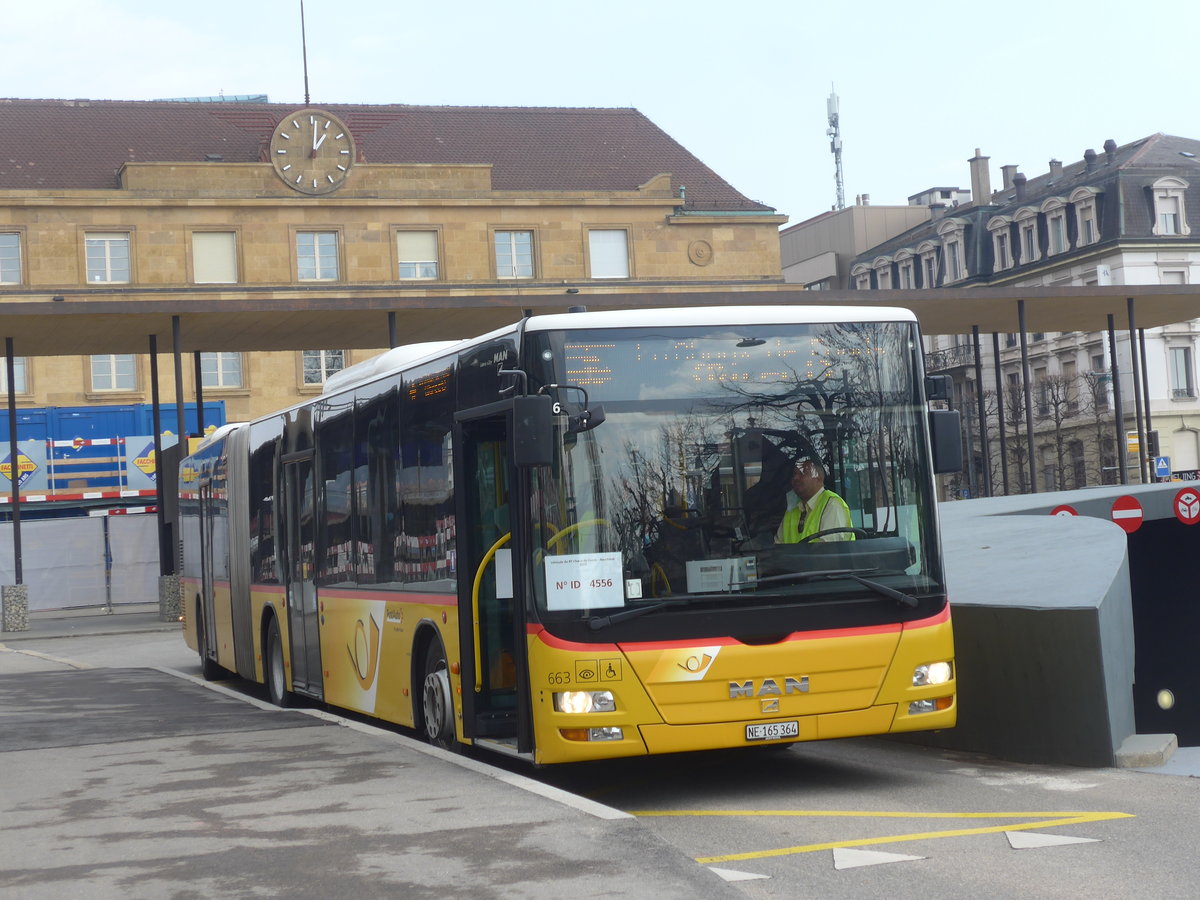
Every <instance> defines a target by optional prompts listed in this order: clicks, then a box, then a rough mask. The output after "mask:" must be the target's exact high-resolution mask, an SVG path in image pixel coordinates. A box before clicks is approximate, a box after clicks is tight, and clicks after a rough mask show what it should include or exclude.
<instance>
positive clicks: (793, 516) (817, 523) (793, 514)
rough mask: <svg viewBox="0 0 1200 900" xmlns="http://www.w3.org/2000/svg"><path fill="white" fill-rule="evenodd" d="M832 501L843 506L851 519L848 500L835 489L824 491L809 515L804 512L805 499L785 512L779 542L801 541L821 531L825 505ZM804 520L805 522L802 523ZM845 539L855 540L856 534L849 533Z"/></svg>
mask: <svg viewBox="0 0 1200 900" xmlns="http://www.w3.org/2000/svg"><path fill="white" fill-rule="evenodd" d="M830 503H836V504H838V505H839V506H841V508H842V511H843V512H845V514H846V521H847V522H849V521H850V507H849V506H847V505H846V501H845V500H843V499H842V498H841V497H839V496H838V495H837V494H835V493H834V492H833V491H829V490H826V491H822V492H821V495H820V496H819V497H818V498H817V505H816V506H814V507H813V508H812V510H811V511H810V512H809V513H808V515H805V514H804V510H805V508H806V507H805V505H804V501H803V500H801V501H800V502H799V503H797V504H796V505H795V506H793V507H792V508H791V509H789V510H788V511H787V512H785V513H784V514H783V522H781V523H780V525H779V535H780V540H779V543H781V544H795V543H799V542H800V541H802V540H804V539H805V538H806V537H808V536H809V535H812V534H816V533H817V532H818V531H820V530H821V519H822V518H824V516H825V507H826V506H828V505H829V504H830ZM802 520H803V524H801V521H802ZM845 539H846V540H851V541H852V540H854V535H852V534H848V535H846V538H845Z"/></svg>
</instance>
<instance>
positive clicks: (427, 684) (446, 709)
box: [421, 639, 455, 749]
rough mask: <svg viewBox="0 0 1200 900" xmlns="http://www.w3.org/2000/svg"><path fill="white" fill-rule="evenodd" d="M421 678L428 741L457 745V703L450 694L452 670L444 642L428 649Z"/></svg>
mask: <svg viewBox="0 0 1200 900" xmlns="http://www.w3.org/2000/svg"><path fill="white" fill-rule="evenodd" d="M422 673H423V677H422V679H421V713H422V715H421V721H422V724H423V725H424V727H425V739H426V740H427V741H429V743H431V744H433V745H434V746H435V747H443V748H445V749H450V748H452V747H453V746H454V744H455V736H454V701H453V698H452V697H451V694H450V669H449V667H448V666H447V665H446V653H445V651H444V650H442V645H441V643H440V642H439V641H438V640H437V639H434V640H433V641H431V642H430V644H429V646H428V647H427V648H426V649H425V665H424V667H423V668H422Z"/></svg>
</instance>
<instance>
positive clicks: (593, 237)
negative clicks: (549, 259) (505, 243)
mask: <svg viewBox="0 0 1200 900" xmlns="http://www.w3.org/2000/svg"><path fill="white" fill-rule="evenodd" d="M498 256H499V254H498V253H497V257H498ZM588 265H589V268H590V269H591V276H592V278H628V277H629V233H628V232H627V231H626V230H625V229H624V228H619V229H618V228H612V229H599V228H597V229H593V230H591V231H589V232H588Z"/></svg>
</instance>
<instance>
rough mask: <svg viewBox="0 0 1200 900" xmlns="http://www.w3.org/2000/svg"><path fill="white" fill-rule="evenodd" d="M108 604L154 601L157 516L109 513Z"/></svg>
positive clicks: (156, 582)
mask: <svg viewBox="0 0 1200 900" xmlns="http://www.w3.org/2000/svg"><path fill="white" fill-rule="evenodd" d="M108 541H109V546H110V547H111V549H112V603H113V605H114V606H119V605H121V604H122V603H157V602H158V516H153V515H137V516H109V517H108Z"/></svg>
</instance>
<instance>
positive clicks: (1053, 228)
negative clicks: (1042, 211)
mask: <svg viewBox="0 0 1200 900" xmlns="http://www.w3.org/2000/svg"><path fill="white" fill-rule="evenodd" d="M1046 228H1047V230H1048V231H1049V232H1050V253H1052V254H1054V253H1066V252H1067V214H1066V211H1065V210H1059V211H1058V212H1056V213H1054V214H1052V215H1049V216H1047V217H1046Z"/></svg>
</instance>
